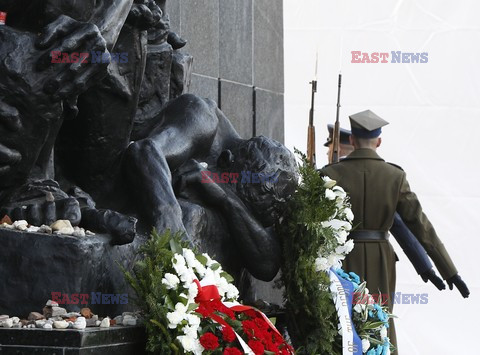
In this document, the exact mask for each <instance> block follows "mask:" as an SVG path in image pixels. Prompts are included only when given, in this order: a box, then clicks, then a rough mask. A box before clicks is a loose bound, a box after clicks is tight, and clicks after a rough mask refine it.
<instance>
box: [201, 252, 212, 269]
mask: <svg viewBox="0 0 480 355" xmlns="http://www.w3.org/2000/svg"><path fill="white" fill-rule="evenodd" d="M202 255H203V256H204V257H205V258H206V259H207V264H206V265H207V267H210V266H212V265H213V264H215V261H214V260H212V258H210V255H208V254H207V253H203V254H202Z"/></svg>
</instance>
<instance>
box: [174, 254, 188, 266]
mask: <svg viewBox="0 0 480 355" xmlns="http://www.w3.org/2000/svg"><path fill="white" fill-rule="evenodd" d="M172 263H173V265H185V258H184V257H183V256H182V255H180V254H175V255H174V256H173V260H172Z"/></svg>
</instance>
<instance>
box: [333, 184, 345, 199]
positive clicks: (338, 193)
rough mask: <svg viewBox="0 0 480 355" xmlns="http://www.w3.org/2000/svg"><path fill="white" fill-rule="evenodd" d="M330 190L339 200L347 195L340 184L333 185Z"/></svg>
mask: <svg viewBox="0 0 480 355" xmlns="http://www.w3.org/2000/svg"><path fill="white" fill-rule="evenodd" d="M332 190H333V192H334V193H335V195H336V197H338V198H340V199H341V200H343V199H344V198H345V197H347V193H346V192H345V190H344V189H342V188H341V187H340V186H334V187H333V188H332Z"/></svg>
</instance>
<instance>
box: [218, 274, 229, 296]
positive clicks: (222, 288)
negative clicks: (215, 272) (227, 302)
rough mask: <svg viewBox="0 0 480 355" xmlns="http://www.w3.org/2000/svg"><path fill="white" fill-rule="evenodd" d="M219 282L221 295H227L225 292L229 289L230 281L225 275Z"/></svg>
mask: <svg viewBox="0 0 480 355" xmlns="http://www.w3.org/2000/svg"><path fill="white" fill-rule="evenodd" d="M218 281H219V282H218V283H217V288H218V293H220V296H221V297H225V294H226V293H227V291H228V285H229V283H228V281H227V280H226V279H225V278H224V277H220V279H219V280H218Z"/></svg>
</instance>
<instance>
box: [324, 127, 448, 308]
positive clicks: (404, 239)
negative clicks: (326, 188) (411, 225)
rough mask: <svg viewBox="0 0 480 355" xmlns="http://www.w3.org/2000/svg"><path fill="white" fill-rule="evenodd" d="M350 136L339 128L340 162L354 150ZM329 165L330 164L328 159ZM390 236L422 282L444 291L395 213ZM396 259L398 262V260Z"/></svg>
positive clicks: (328, 143) (330, 146)
mask: <svg viewBox="0 0 480 355" xmlns="http://www.w3.org/2000/svg"><path fill="white" fill-rule="evenodd" d="M327 129H328V137H327V141H326V142H325V144H324V145H323V146H324V147H327V148H328V152H327V156H328V157H329V158H330V157H331V154H330V151H331V150H332V149H333V129H334V126H333V124H328V125H327ZM351 135H352V132H351V131H349V130H348V129H345V128H340V145H339V151H340V153H339V155H340V160H342V159H345V158H346V157H347V156H348V155H349V154H350V153H351V152H353V150H354V148H353V145H351V144H350V136H351ZM329 163H331V161H330V159H329ZM390 234H391V235H393V236H394V237H395V239H396V241H397V243H398V244H399V245H400V247H401V248H402V250H403V252H404V253H405V255H406V256H407V257H408V259H409V260H410V262H411V263H412V265H413V267H414V268H415V270H416V271H417V273H418V274H419V275H420V276H421V278H422V280H423V281H424V282H428V281H431V282H432V283H433V284H434V285H435V286H436V287H437V288H438V289H439V290H444V289H445V284H444V283H443V281H442V279H441V278H439V277H438V276H437V274H436V273H435V270H434V269H433V265H432V262H431V261H430V259H429V257H428V255H427V252H426V251H425V249H424V248H423V247H422V245H421V244H420V242H419V241H418V239H417V238H416V237H415V236H414V235H413V233H412V232H411V231H410V230H409V229H408V227H407V226H406V225H405V223H404V222H403V220H402V218H401V217H400V215H399V214H398V213H397V212H395V216H394V218H393V225H392V227H391V228H390ZM396 259H397V260H398V258H396ZM390 297H393V295H387V296H386V297H385V295H382V300H384V301H385V302H388V298H390Z"/></svg>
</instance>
